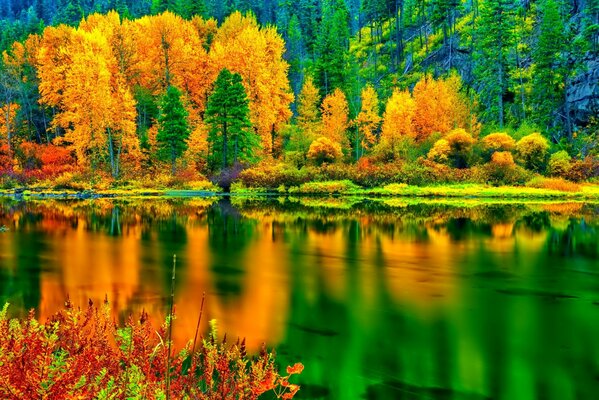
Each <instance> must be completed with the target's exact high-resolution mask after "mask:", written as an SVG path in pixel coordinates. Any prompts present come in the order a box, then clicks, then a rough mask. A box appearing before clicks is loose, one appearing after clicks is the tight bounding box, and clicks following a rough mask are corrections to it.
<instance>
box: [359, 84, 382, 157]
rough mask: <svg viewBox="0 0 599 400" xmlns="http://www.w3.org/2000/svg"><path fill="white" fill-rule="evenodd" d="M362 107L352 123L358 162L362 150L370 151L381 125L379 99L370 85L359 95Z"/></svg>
mask: <svg viewBox="0 0 599 400" xmlns="http://www.w3.org/2000/svg"><path fill="white" fill-rule="evenodd" d="M361 98H362V106H361V109H360V112H359V113H358V115H357V117H356V120H355V121H354V122H355V124H356V128H357V135H356V137H355V139H356V140H355V143H354V147H355V152H356V160H358V159H359V158H360V157H361V155H362V152H363V150H362V149H367V150H368V149H371V148H372V147H373V146H374V145H375V144H376V140H377V137H376V132H377V130H378V129H379V126H380V124H381V116H380V115H379V98H378V95H377V94H376V90H374V88H373V87H372V86H371V85H367V86H366V87H365V88H364V89H363V90H362V94H361Z"/></svg>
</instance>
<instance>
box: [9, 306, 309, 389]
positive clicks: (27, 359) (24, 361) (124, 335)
mask: <svg viewBox="0 0 599 400" xmlns="http://www.w3.org/2000/svg"><path fill="white" fill-rule="evenodd" d="M167 328H168V321H167V322H166V323H164V324H163V325H162V326H161V328H160V329H159V330H158V331H155V330H154V328H153V327H152V325H151V324H150V321H149V319H148V316H147V314H145V313H144V314H142V315H141V318H140V319H139V320H138V321H134V320H133V319H131V318H130V319H129V321H128V322H127V324H126V325H125V327H123V328H117V327H116V326H115V324H114V323H113V322H112V321H111V319H110V311H109V307H108V305H107V304H104V305H103V306H102V307H95V306H94V305H93V304H92V303H91V302H90V304H89V306H88V307H87V309H85V310H81V309H75V308H73V307H72V305H71V304H70V302H67V304H66V307H65V309H64V310H62V311H59V312H58V313H57V314H55V315H54V316H53V317H52V318H50V319H49V320H48V321H46V323H44V324H41V323H39V322H38V321H37V320H36V319H35V318H34V315H33V312H31V313H30V314H29V316H28V317H27V318H26V319H23V320H18V319H12V320H10V319H8V318H7V307H6V306H5V307H4V309H3V310H2V311H0V398H2V399H34V398H36V399H91V398H101V399H125V398H127V399H131V398H134V399H138V398H141V399H256V398H258V396H260V395H261V394H263V393H266V392H270V391H272V392H273V393H274V395H275V397H277V398H281V399H291V398H293V397H294V395H295V393H296V392H297V391H298V389H299V386H297V385H294V384H291V383H289V378H290V376H292V375H294V374H299V373H301V372H302V370H303V365H301V364H299V363H298V364H295V365H294V366H293V367H287V375H286V376H281V375H279V374H278V373H277V372H276V370H275V366H274V355H273V354H272V353H268V352H267V351H265V350H263V351H262V352H261V354H260V355H259V356H257V357H255V358H253V359H251V358H249V357H247V355H246V352H245V344H244V342H241V343H237V344H235V345H227V344H226V342H225V341H224V340H223V342H222V343H221V342H216V338H215V337H214V335H213V334H211V335H210V338H208V339H206V340H202V341H201V343H200V344H199V345H198V346H197V347H198V349H197V350H196V351H195V352H192V348H191V347H192V345H191V344H189V345H188V346H186V347H185V348H184V349H182V350H181V351H180V352H179V353H178V354H168V352H169V346H168V341H167V331H168V329H167ZM167 388H168V390H167Z"/></svg>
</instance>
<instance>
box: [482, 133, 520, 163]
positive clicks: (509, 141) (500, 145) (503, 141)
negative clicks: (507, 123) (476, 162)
mask: <svg viewBox="0 0 599 400" xmlns="http://www.w3.org/2000/svg"><path fill="white" fill-rule="evenodd" d="M481 143H482V148H483V152H484V153H485V157H486V160H489V159H490V157H491V156H492V155H493V153H495V152H496V151H512V150H514V147H516V141H515V140H514V138H512V137H511V136H510V135H508V134H507V133H505V132H495V133H491V134H490V135H487V136H485V137H484V138H483V139H482V140H481Z"/></svg>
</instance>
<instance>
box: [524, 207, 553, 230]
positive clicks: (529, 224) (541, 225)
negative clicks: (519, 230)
mask: <svg viewBox="0 0 599 400" xmlns="http://www.w3.org/2000/svg"><path fill="white" fill-rule="evenodd" d="M517 226H522V227H524V228H526V229H528V230H530V231H532V232H535V233H539V232H543V231H545V230H547V228H550V227H551V220H550V219H549V213H548V212H547V211H540V212H532V213H529V214H526V215H524V216H523V217H522V218H521V219H520V220H519V221H518V222H517Z"/></svg>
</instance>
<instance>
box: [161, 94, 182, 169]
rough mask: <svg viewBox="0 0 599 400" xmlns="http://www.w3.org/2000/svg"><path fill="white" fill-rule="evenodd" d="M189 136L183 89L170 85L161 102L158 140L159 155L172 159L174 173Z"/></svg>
mask: <svg viewBox="0 0 599 400" xmlns="http://www.w3.org/2000/svg"><path fill="white" fill-rule="evenodd" d="M188 138H189V125H188V123H187V110H185V107H183V104H182V102H181V91H180V90H179V89H177V88H176V87H175V86H169V88H168V89H167V90H166V94H165V95H164V97H163V98H162V102H161V104H160V115H159V116H158V134H157V135H156V142H157V144H158V157H159V158H160V159H161V160H163V161H170V163H171V172H172V174H173V175H174V174H175V170H176V166H177V159H178V158H179V157H181V156H182V155H183V152H185V150H187V139H188Z"/></svg>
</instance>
